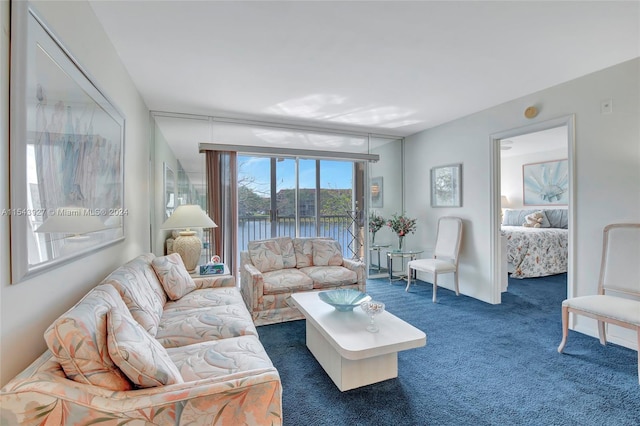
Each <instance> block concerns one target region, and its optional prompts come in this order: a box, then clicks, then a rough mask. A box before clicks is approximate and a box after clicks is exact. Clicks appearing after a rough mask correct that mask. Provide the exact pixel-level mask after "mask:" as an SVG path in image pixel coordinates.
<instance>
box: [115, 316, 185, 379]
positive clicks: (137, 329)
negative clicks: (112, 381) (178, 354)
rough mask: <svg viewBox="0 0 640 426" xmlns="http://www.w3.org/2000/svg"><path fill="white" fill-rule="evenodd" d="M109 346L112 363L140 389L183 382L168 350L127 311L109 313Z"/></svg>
mask: <svg viewBox="0 0 640 426" xmlns="http://www.w3.org/2000/svg"><path fill="white" fill-rule="evenodd" d="M107 346H108V348H109V356H110V357H111V359H112V360H113V362H115V363H116V365H117V366H118V367H120V370H122V372H123V373H124V374H126V375H127V377H128V378H129V380H131V381H132V382H133V383H134V384H135V385H136V386H138V387H140V388H151V387H155V386H164V385H172V384H175V383H183V380H182V376H181V375H180V372H179V371H178V368H177V367H176V366H175V364H174V363H173V362H172V361H171V358H169V354H168V353H167V350H166V349H165V348H164V347H163V346H162V345H161V344H160V343H159V342H158V341H157V340H156V339H154V338H153V337H151V336H150V335H149V333H147V331H146V330H145V329H144V328H142V326H141V325H140V324H138V322H137V321H136V320H134V319H133V317H132V316H131V315H128V312H121V311H118V310H117V309H111V310H110V311H109V312H107Z"/></svg>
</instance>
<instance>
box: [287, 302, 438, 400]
mask: <svg viewBox="0 0 640 426" xmlns="http://www.w3.org/2000/svg"><path fill="white" fill-rule="evenodd" d="M291 298H292V300H293V302H294V304H295V306H296V307H297V308H298V309H299V310H300V312H302V314H303V315H304V317H305V319H306V323H307V324H306V329H307V347H308V348H309V350H310V351H311V353H312V354H313V356H314V357H315V358H316V359H317V360H318V362H319V363H320V365H321V366H322V368H324V370H325V371H326V372H327V374H328V375H329V377H331V380H333V382H334V383H335V384H336V386H337V387H338V389H340V390H341V391H343V392H344V391H346V390H349V389H354V388H358V387H361V386H365V385H370V384H372V383H377V382H381V381H383V380H387V379H392V378H394V377H398V352H399V351H403V350H407V349H413V348H418V347H421V346H424V345H426V344H427V336H426V334H425V333H424V332H423V331H421V330H419V329H417V328H415V327H414V326H412V325H411V324H408V323H406V322H404V321H403V320H401V319H400V318H398V317H396V316H395V315H392V314H390V313H389V312H386V311H385V312H383V313H382V314H380V315H378V316H377V317H376V318H375V322H376V324H377V325H378V327H379V328H380V331H378V332H377V333H370V332H368V331H367V330H366V327H367V324H368V323H369V317H368V316H367V315H366V314H365V313H364V312H363V311H362V309H360V307H359V306H358V307H356V308H354V310H353V311H352V312H339V311H336V310H335V309H334V308H333V307H332V306H330V305H328V304H326V303H324V302H323V301H321V300H320V299H319V298H318V292H301V293H294V294H293V295H291Z"/></svg>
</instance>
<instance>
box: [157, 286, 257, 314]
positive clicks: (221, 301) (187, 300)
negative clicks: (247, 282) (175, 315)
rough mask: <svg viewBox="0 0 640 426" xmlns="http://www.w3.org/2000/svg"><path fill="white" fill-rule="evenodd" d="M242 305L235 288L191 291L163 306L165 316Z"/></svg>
mask: <svg viewBox="0 0 640 426" xmlns="http://www.w3.org/2000/svg"><path fill="white" fill-rule="evenodd" d="M242 303H244V302H243V300H242V295H241V294H240V292H239V291H238V290H237V289H236V288H235V287H217V288H205V289H201V290H195V291H192V292H191V293H189V294H186V295H185V296H184V297H182V298H181V299H180V300H175V301H169V302H167V304H166V305H164V313H163V315H166V314H168V313H171V312H179V311H188V310H190V309H193V308H204V307H211V306H224V305H236V304H242Z"/></svg>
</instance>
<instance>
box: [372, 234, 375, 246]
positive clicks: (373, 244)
mask: <svg viewBox="0 0 640 426" xmlns="http://www.w3.org/2000/svg"><path fill="white" fill-rule="evenodd" d="M372 234H373V235H372V236H371V245H372V246H375V245H376V233H375V232H373V233H372Z"/></svg>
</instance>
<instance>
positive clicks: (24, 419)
mask: <svg viewBox="0 0 640 426" xmlns="http://www.w3.org/2000/svg"><path fill="white" fill-rule="evenodd" d="M45 355H46V356H47V357H50V356H51V354H50V353H49V354H48V355H47V353H45ZM41 360H42V357H41V359H39V360H38V361H41ZM239 395H242V397H239ZM0 402H1V404H0V405H1V406H2V417H3V419H5V420H8V421H10V422H11V423H12V424H24V425H36V424H48V423H49V422H51V423H56V424H57V423H58V422H59V421H60V419H64V418H66V417H69V418H73V419H74V421H75V422H77V423H78V424H79V423H82V424H89V423H92V420H93V421H95V420H96V416H100V417H101V418H102V419H104V420H103V421H105V420H107V419H111V420H112V421H113V423H114V424H115V423H117V421H118V420H119V421H121V422H122V423H127V422H130V421H134V422H135V420H139V421H140V422H148V421H150V420H151V419H152V420H153V423H154V424H177V423H182V422H183V421H184V422H191V423H206V422H210V421H211V419H212V418H218V419H219V421H220V424H247V423H251V421H257V422H258V424H281V423H282V418H281V415H282V387H281V384H280V377H279V375H278V372H277V371H276V370H275V368H266V369H261V370H253V371H245V372H240V373H236V374H229V375H223V376H219V377H215V378H210V379H203V380H198V381H194V382H186V383H180V384H175V385H167V386H160V387H155V388H147V389H135V390H130V391H115V392H114V391H111V390H108V389H103V388H100V387H98V386H93V385H87V384H83V383H78V382H74V381H73V380H69V379H67V378H66V377H61V376H60V375H58V374H54V373H52V372H49V371H38V372H35V374H33V375H31V374H28V375H19V376H18V377H16V378H15V379H13V380H12V381H11V382H9V383H8V384H7V385H6V386H5V387H4V388H3V389H2V391H0ZM243 413H246V415H247V417H246V418H244V419H237V418H235V417H234V416H237V415H242V414H243ZM253 416H256V417H255V418H254V417H253ZM225 419H226V420H225ZM14 422H15V423H14Z"/></svg>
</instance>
